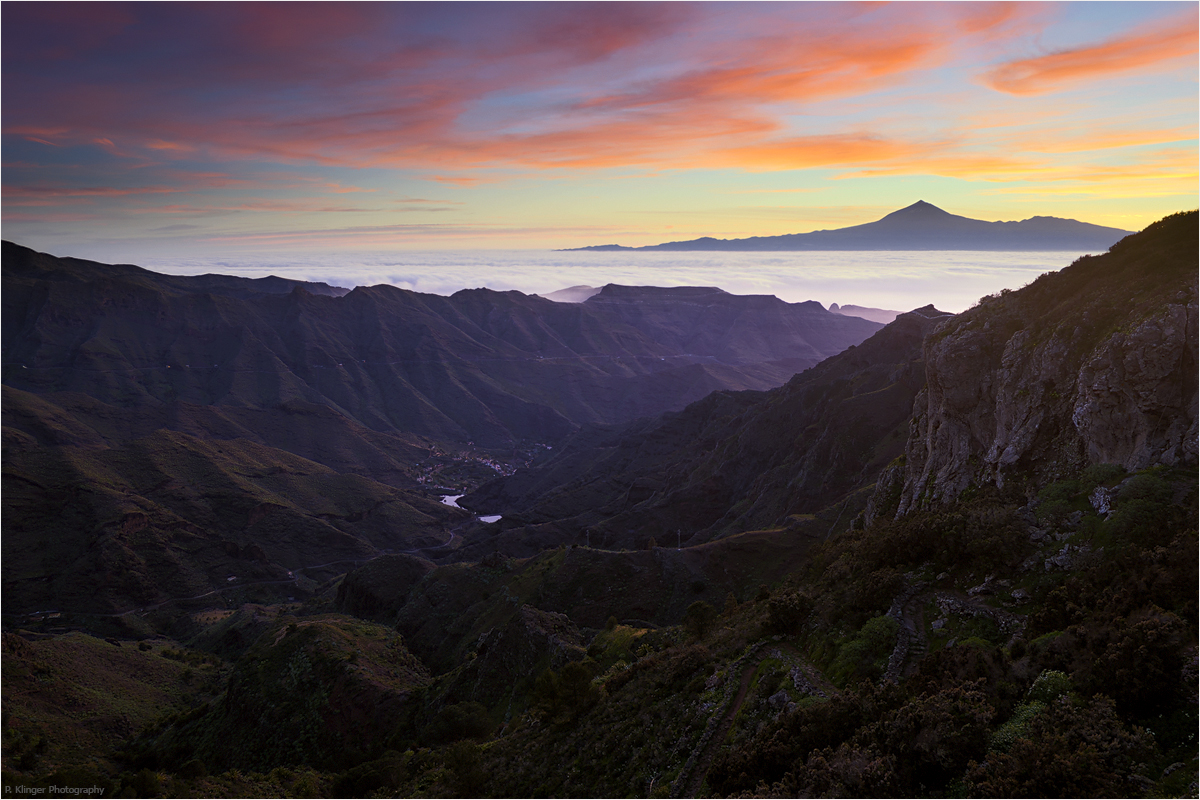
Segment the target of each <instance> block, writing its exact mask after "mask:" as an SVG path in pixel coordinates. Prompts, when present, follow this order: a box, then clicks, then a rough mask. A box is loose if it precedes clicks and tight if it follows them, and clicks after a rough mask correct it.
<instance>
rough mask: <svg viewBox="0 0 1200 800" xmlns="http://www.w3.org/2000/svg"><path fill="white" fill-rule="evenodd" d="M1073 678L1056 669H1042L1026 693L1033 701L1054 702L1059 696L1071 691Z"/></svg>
mask: <svg viewBox="0 0 1200 800" xmlns="http://www.w3.org/2000/svg"><path fill="white" fill-rule="evenodd" d="M1071 689H1072V686H1071V679H1070V678H1068V677H1067V674H1066V673H1065V672H1060V671H1059V670H1056V669H1045V670H1042V674H1040V675H1038V676H1037V679H1036V680H1034V682H1033V686H1030V687H1029V692H1028V694H1027V695H1026V696H1027V697H1028V698H1029V701H1030V702H1031V703H1043V704H1045V703H1053V702H1054V701H1055V700H1056V699H1057V698H1059V697H1061V696H1062V695H1065V694H1069V693H1070V692H1071Z"/></svg>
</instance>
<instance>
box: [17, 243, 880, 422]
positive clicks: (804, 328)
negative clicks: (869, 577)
mask: <svg viewBox="0 0 1200 800" xmlns="http://www.w3.org/2000/svg"><path fill="white" fill-rule="evenodd" d="M4 270H5V272H4V293H3V294H4V298H3V299H4V316H3V324H4V383H5V385H8V386H13V387H15V388H19V389H22V390H25V391H28V392H32V393H35V394H49V393H59V392H76V393H80V394H85V395H88V396H90V397H93V398H95V399H97V400H100V401H102V402H104V403H106V404H109V405H112V406H117V407H122V408H138V409H147V408H148V409H154V408H156V407H157V406H159V405H160V404H175V403H180V402H183V403H188V404H191V405H195V406H232V407H236V408H250V409H272V408H277V407H280V406H284V405H287V404H291V403H309V404H317V405H324V406H327V407H329V408H331V409H333V410H334V411H335V412H337V413H338V414H340V415H342V416H345V417H348V418H349V419H351V420H353V421H354V422H355V423H357V424H358V425H361V426H363V427H365V428H368V429H371V430H375V431H381V432H386V433H393V434H395V433H416V434H422V435H427V436H432V437H435V438H440V439H444V440H457V441H468V440H470V441H474V442H476V443H478V444H486V445H506V444H511V443H512V442H514V441H519V440H523V439H530V440H541V441H547V440H553V439H556V438H558V437H561V436H563V435H565V434H566V433H568V432H570V431H571V430H572V429H574V428H575V427H576V426H578V425H579V424H583V423H614V422H621V421H626V420H629V419H633V418H636V417H639V416H644V415H648V414H654V413H660V412H661V411H664V410H669V409H678V408H681V407H683V406H684V405H686V403H688V402H690V401H692V400H696V399H698V398H700V397H702V396H704V395H705V394H708V393H709V392H710V391H713V390H716V389H729V388H733V389H745V388H766V387H769V386H774V385H778V384H779V383H781V382H782V381H784V380H786V379H787V378H788V377H790V376H791V375H792V374H794V373H795V372H796V371H799V370H801V369H803V368H805V367H807V366H811V365H812V364H814V363H816V362H817V361H819V360H820V359H822V358H825V357H827V356H829V355H832V354H834V353H836V352H839V351H841V350H843V349H845V347H847V346H849V345H851V344H854V343H856V342H858V341H861V340H862V339H863V338H865V337H866V336H868V335H870V333H872V332H873V331H874V330H876V329H877V327H878V326H877V325H876V324H874V323H869V322H866V321H864V320H859V319H854V318H848V317H843V316H839V315H836V314H831V313H829V312H827V311H825V310H824V309H823V308H821V307H820V306H819V305H818V304H816V303H802V304H788V303H783V302H782V301H779V300H776V299H774V298H765V297H734V296H732V295H728V294H726V293H724V292H721V291H720V290H709V289H703V290H689V289H639V288H635V287H606V289H605V290H604V291H602V292H601V293H600V294H599V295H597V296H596V297H593V298H591V299H590V300H589V301H588V302H587V303H582V304H562V303H554V302H552V301H549V300H545V299H542V298H538V297H528V296H525V295H522V294H520V293H517V292H493V291H490V290H486V289H476V290H470V291H463V292H459V293H457V294H455V295H454V296H452V297H440V296H436V295H422V294H417V293H415V292H408V291H404V290H401V289H397V288H394V287H390V286H375V287H370V288H363V287H360V288H358V289H355V290H354V291H352V292H349V293H347V294H345V295H344V296H333V295H334V294H335V291H334V290H332V289H331V288H330V287H323V286H316V285H312V286H310V285H306V284H300V283H297V282H286V281H284V282H281V281H279V280H273V279H263V280H262V281H250V280H244V279H236V278H229V279H225V278H222V277H220V276H200V277H198V278H175V277H169V276H158V275H155V274H154V273H151V272H148V271H146V270H140V269H138V268H136V267H110V266H106V265H99V264H92V263H91V262H82V261H77V260H73V259H69V260H63V259H55V258H53V257H51V256H47V255H45V254H38V253H34V252H33V251H31V250H28V249H26V248H22V247H19V246H17V245H13V244H11V243H6V244H5V246H4ZM318 292H319V293H318ZM151 413H154V412H153V411H151Z"/></svg>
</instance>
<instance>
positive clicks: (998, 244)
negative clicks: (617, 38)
mask: <svg viewBox="0 0 1200 800" xmlns="http://www.w3.org/2000/svg"><path fill="white" fill-rule="evenodd" d="M1128 233H1129V231H1124V230H1120V229H1119V228H1108V227H1105V226H1103V225H1092V224H1089V223H1086V222H1079V221H1077V220H1073V219H1060V218H1058V217H1030V218H1029V219H1026V220H1021V221H1020V222H985V221H984V220H979V219H971V218H969V217H960V216H958V215H957V214H950V213H948V212H946V211H943V210H942V209H940V208H938V207H937V206H934V205H931V204H929V203H926V202H925V201H923V200H920V201H917V202H916V203H913V204H912V205H911V206H908V207H907V208H902V209H900V210H899V211H893V212H892V213H891V214H888V215H887V216H885V217H883V218H882V219H879V220H876V221H875V222H868V223H865V224H863V225H852V226H850V227H848V228H837V229H835V230H827V231H813V232H811V233H790V234H785V235H783V236H752V237H750V238H747V239H714V238H712V237H708V236H706V237H703V238H700V239H693V240H691V241H686V242H666V243H664V244H656V245H650V246H648V247H634V248H621V247H619V246H617V245H602V246H600V247H585V248H582V249H584V250H618V249H629V250H1066V251H1074V252H1079V251H1080V250H1085V251H1092V252H1102V251H1104V250H1107V249H1108V248H1109V247H1110V246H1112V245H1113V244H1114V243H1115V242H1117V241H1118V240H1119V239H1120V238H1121V237H1122V236H1126V235H1127V234H1128Z"/></svg>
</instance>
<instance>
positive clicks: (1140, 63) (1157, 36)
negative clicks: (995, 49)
mask: <svg viewBox="0 0 1200 800" xmlns="http://www.w3.org/2000/svg"><path fill="white" fill-rule="evenodd" d="M1197 38H1198V33H1197V13H1196V9H1195V8H1194V7H1193V8H1192V9H1191V10H1190V11H1189V12H1187V13H1185V14H1183V15H1181V16H1180V17H1179V18H1178V19H1175V20H1171V21H1169V22H1168V23H1166V24H1163V25H1157V26H1155V27H1153V28H1151V29H1149V30H1144V31H1139V32H1135V33H1130V34H1128V35H1125V36H1117V37H1114V38H1112V39H1109V40H1108V41H1105V42H1102V43H1100V44H1095V45H1090V46H1087V47H1076V48H1072V49H1067V50H1061V51H1059V52H1055V53H1049V54H1047V55H1044V56H1038V57H1036V58H1025V59H1020V60H1017V61H1010V62H1008V63H1006V64H1002V65H1000V66H998V67H996V68H995V69H993V70H990V71H988V72H987V73H985V74H984V76H983V81H984V83H986V84H987V85H988V86H990V87H992V88H993V89H995V90H997V91H1000V92H1007V93H1008V94H1016V95H1032V94H1044V93H1046V92H1053V91H1058V90H1060V89H1062V88H1063V87H1064V86H1069V85H1072V84H1076V83H1080V82H1083V81H1094V80H1097V79H1102V78H1107V77H1112V76H1115V75H1122V74H1128V73H1137V72H1144V71H1147V70H1155V69H1167V68H1172V67H1174V66H1177V65H1178V62H1179V60H1180V59H1184V58H1188V57H1192V59H1191V60H1192V61H1193V62H1194V61H1195V58H1194V56H1195V55H1196V52H1197Z"/></svg>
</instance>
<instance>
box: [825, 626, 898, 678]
mask: <svg viewBox="0 0 1200 800" xmlns="http://www.w3.org/2000/svg"><path fill="white" fill-rule="evenodd" d="M899 631H900V624H899V623H898V622H896V620H894V619H892V618H891V617H888V616H880V617H874V618H873V619H870V620H868V621H867V623H866V624H865V625H863V626H862V628H861V629H860V630H859V632H858V634H857V635H856V636H855V637H854V638H853V639H851V640H850V641H848V642H846V643H845V644H843V645H842V646H841V647H840V648H839V649H838V654H837V658H835V659H834V661H833V666H832V668H831V672H832V673H833V679H834V680H835V681H840V682H841V683H842V684H843V685H845V684H847V683H850V682H852V681H858V680H876V679H878V678H879V677H880V676H881V675H882V674H883V666H884V664H885V663H886V661H887V657H888V656H889V655H890V654H891V652H892V648H893V647H895V645H896V634H897V633H898V632H899Z"/></svg>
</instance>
